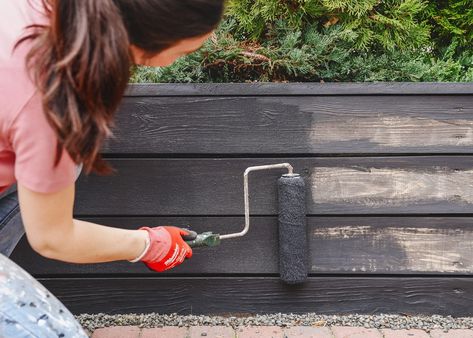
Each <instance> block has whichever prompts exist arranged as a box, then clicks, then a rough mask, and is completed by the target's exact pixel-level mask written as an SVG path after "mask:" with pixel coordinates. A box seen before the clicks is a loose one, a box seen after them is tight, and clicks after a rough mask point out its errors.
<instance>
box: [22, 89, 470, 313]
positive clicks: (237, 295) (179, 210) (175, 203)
mask: <svg viewBox="0 0 473 338" xmlns="http://www.w3.org/2000/svg"><path fill="white" fill-rule="evenodd" d="M472 94H473V85H472V84H436V83H429V84H428V83H425V84H412V83H407V84H406V83H390V84H322V85H321V84H202V85H173V84H165V85H132V86H131V87H130V89H129V91H128V93H127V96H126V97H125V98H124V101H123V104H122V106H121V109H120V111H119V113H118V116H117V118H118V121H117V122H118V123H117V127H118V130H117V131H116V136H117V139H116V140H115V141H113V142H110V144H108V145H107V147H106V148H105V149H104V153H105V155H106V157H107V158H108V159H109V160H110V162H111V163H112V165H113V166H114V167H115V168H116V169H118V174H117V175H115V176H111V177H98V176H90V177H84V176H83V177H81V179H80V181H79V183H78V187H77V198H76V207H75V214H76V217H78V218H81V219H86V220H90V221H93V222H97V223H100V224H106V225H111V226H118V227H123V228H129V229H134V228H137V227H139V226H143V225H148V226H157V225H166V224H169V225H177V226H187V225H190V226H191V228H192V229H194V230H196V231H199V232H201V231H207V230H211V231H214V232H219V233H222V234H224V233H230V232H236V231H239V230H241V229H242V227H243V224H244V219H243V172H244V170H245V168H247V167H249V166H253V165H261V164H272V163H280V162H289V163H291V164H292V165H293V166H294V168H295V171H296V172H298V173H300V174H302V175H303V176H304V177H305V180H306V184H307V187H308V191H307V212H308V215H307V220H308V225H309V230H310V236H309V237H310V277H309V280H308V281H307V283H306V284H305V285H302V286H297V287H290V286H287V285H284V284H282V283H281V282H280V281H279V278H278V247H277V245H278V244H277V241H278V235H277V193H276V179H277V178H278V177H279V176H280V174H281V173H282V172H283V171H282V170H281V171H280V172H278V171H277V170H276V171H272V172H258V173H254V174H252V175H253V176H251V177H250V194H251V211H252V225H251V227H250V231H249V233H248V234H247V235H246V236H245V237H243V238H239V239H233V240H225V241H223V242H222V244H221V245H220V246H219V247H215V248H206V249H195V250H194V257H193V258H192V260H191V261H188V262H186V263H185V264H183V265H182V266H180V267H178V268H176V269H174V270H172V271H170V272H167V273H162V274H158V273H152V272H150V271H149V270H148V269H146V268H145V266H144V265H143V264H141V263H137V264H130V263H127V262H115V263H110V264H96V265H73V264H65V263H62V262H57V261H52V260H47V259H44V258H42V257H40V256H38V255H37V254H35V253H34V252H32V250H31V249H30V247H29V246H28V244H27V242H26V241H25V240H22V242H21V243H20V244H19V246H18V247H17V248H16V250H15V252H14V254H13V259H14V260H15V261H16V262H18V263H19V264H20V265H21V266H23V267H24V268H25V269H26V270H28V271H29V272H31V273H32V274H34V275H35V276H36V277H38V278H39V280H40V281H41V282H42V283H44V284H45V285H46V287H48V288H49V289H50V290H51V291H52V292H53V293H54V294H56V295H57V296H58V297H59V298H60V299H61V300H62V301H63V302H64V303H65V304H66V305H67V307H69V308H70V309H71V311H73V312H74V313H82V312H88V313H94V312H108V313H129V312H153V311H154V312H160V313H172V312H178V313H181V314H190V313H193V314H225V313H245V314H246V313H262V312H264V313H271V312H318V313H325V314H330V313H354V312H358V313H379V312H384V313H399V312H402V313H410V314H419V313H423V314H444V315H447V314H451V315H473V279H472V273H473V218H472V214H473V96H472ZM117 245H118V246H119V245H120V243H117Z"/></svg>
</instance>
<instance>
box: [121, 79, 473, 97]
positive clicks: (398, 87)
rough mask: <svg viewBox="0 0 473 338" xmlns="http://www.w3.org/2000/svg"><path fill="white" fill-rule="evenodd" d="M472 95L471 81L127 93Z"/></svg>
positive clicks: (173, 86)
mask: <svg viewBox="0 0 473 338" xmlns="http://www.w3.org/2000/svg"><path fill="white" fill-rule="evenodd" d="M419 94H426V95H443V94H462V95H469V94H473V86H472V84H471V83H445V82H442V83H439V82H437V83H436V82H425V83H414V82H377V83H370V82H363V83H361V82H360V83H353V82H352V83H314V82H305V83H262V82H258V83H186V84H182V83H166V84H155V83H153V84H151V83H141V84H131V85H129V86H128V88H127V93H126V95H127V96H225V95H229V96H238V95H245V96H246V95H257V96H262V95H270V96H274V95H419Z"/></svg>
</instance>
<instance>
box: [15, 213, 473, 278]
mask: <svg viewBox="0 0 473 338" xmlns="http://www.w3.org/2000/svg"><path fill="white" fill-rule="evenodd" d="M87 220H88V221H91V222H95V223H98V224H105V225H109V226H117V227H121V228H126V229H137V228H138V227H140V226H143V225H148V226H157V225H165V224H170V225H176V226H180V227H188V228H190V229H193V230H195V231H197V232H199V233H200V232H203V231H213V232H216V233H221V234H225V233H230V232H238V231H240V230H241V229H242V224H243V222H244V220H243V217H156V218H154V217H153V218H151V217H134V218H128V217H117V218H91V219H87ZM307 223H308V238H309V254H310V255H309V267H310V272H311V273H330V274H351V273H356V274H403V275H408V274H412V275H415V274H445V275H446V274H457V275H458V274H462V275H472V274H473V218H471V217H448V218H447V217H402V218H400V217H398V218H396V217H309V218H308V220H307ZM12 259H13V260H14V261H15V262H16V263H18V264H19V265H20V266H22V267H23V268H24V269H26V270H27V271H28V272H30V273H31V274H34V275H35V276H52V275H61V276H66V275H76V276H77V275H80V274H84V275H87V274H95V275H104V274H114V275H115V276H116V275H122V276H123V275H126V274H133V275H149V273H150V271H149V270H148V269H147V268H146V267H145V266H144V265H143V264H141V263H139V264H130V263H128V262H113V263H106V264H67V263H64V262H58V261H54V260H49V259H46V258H43V257H41V256H39V255H38V254H36V253H34V252H33V251H32V249H31V248H30V247H29V245H28V244H27V241H26V239H25V238H24V239H23V240H22V241H21V242H20V244H19V246H18V247H17V248H16V249H15V251H14V252H13V255H12ZM278 259H279V258H278V233H277V218H276V217H256V218H253V219H252V220H251V226H250V230H249V232H248V234H247V235H245V236H244V237H241V238H237V239H230V240H224V241H222V244H221V245H220V246H218V247H214V248H197V249H194V255H193V257H192V259H191V260H190V261H187V262H186V263H185V264H183V265H180V266H178V267H176V268H175V269H173V270H170V271H168V272H166V273H164V274H162V275H182V274H186V275H188V274H192V275H196V276H202V275H206V274H207V275H209V274H213V275H215V274H219V275H220V274H222V275H224V274H227V275H228V274H230V275H231V274H245V275H250V274H251V275H255V276H256V275H261V274H278Z"/></svg>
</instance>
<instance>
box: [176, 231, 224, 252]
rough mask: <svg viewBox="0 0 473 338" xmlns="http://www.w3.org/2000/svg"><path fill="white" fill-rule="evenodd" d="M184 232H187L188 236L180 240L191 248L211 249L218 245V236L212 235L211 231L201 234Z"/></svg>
mask: <svg viewBox="0 0 473 338" xmlns="http://www.w3.org/2000/svg"><path fill="white" fill-rule="evenodd" d="M186 231H188V232H189V235H184V236H182V238H183V239H184V241H186V243H187V244H189V246H190V247H191V248H199V247H211V246H217V245H219V244H220V235H219V234H214V233H213V232H211V231H206V232H203V233H201V234H198V233H197V232H195V231H192V230H188V229H186Z"/></svg>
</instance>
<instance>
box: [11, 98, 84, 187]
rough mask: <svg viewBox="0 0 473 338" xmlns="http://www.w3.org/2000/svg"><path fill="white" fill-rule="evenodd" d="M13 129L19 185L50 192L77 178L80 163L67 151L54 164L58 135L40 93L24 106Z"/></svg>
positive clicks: (12, 137) (12, 139)
mask: <svg viewBox="0 0 473 338" xmlns="http://www.w3.org/2000/svg"><path fill="white" fill-rule="evenodd" d="M10 130H11V135H10V140H11V144H12V148H13V151H14V152H15V178H16V180H17V181H18V182H19V183H20V184H22V185H24V186H25V187H27V188H28V189H30V190H32V191H36V192H41V193H51V192H56V191H59V190H61V189H63V188H65V187H67V186H68V185H70V184H72V183H73V182H74V181H75V178H76V170H77V165H76V164H75V163H74V161H73V160H72V159H71V157H70V156H69V154H68V153H67V151H66V150H64V151H63V153H62V157H61V160H60V162H59V164H58V165H57V166H56V167H54V160H55V156H56V144H57V137H56V135H55V133H54V131H53V129H52V128H51V126H50V125H49V123H48V121H47V120H46V117H45V115H44V113H43V109H42V104H41V96H40V94H39V93H38V92H36V93H35V94H34V95H33V96H32V97H31V98H30V99H29V100H28V102H27V103H26V104H25V106H24V107H23V108H22V109H21V111H20V112H19V114H18V115H17V116H16V118H15V120H14V121H13V123H12V126H11V128H10Z"/></svg>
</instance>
